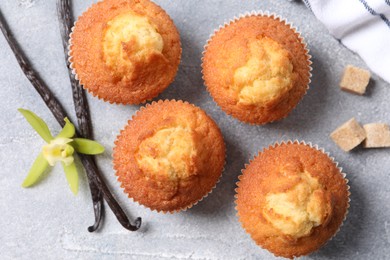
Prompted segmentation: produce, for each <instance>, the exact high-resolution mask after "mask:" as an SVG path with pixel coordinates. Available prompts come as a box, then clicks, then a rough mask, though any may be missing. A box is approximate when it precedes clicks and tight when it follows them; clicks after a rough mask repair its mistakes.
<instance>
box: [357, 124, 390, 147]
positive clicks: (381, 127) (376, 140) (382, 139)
mask: <svg viewBox="0 0 390 260" xmlns="http://www.w3.org/2000/svg"><path fill="white" fill-rule="evenodd" d="M363 128H364V130H365V131H366V135H367V138H366V140H365V141H364V143H363V146H364V148H379V147H390V128H389V125H387V124H382V123H372V124H366V125H364V126H363Z"/></svg>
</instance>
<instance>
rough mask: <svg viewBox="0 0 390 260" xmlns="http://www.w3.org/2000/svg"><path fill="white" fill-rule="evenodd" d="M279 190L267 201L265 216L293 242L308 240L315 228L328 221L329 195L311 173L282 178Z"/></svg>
mask: <svg viewBox="0 0 390 260" xmlns="http://www.w3.org/2000/svg"><path fill="white" fill-rule="evenodd" d="M282 174H283V173H282ZM277 186H278V187H277V188H276V189H275V191H273V192H270V193H268V194H267V195H266V197H265V204H264V209H263V215H264V217H265V219H266V220H267V221H268V222H269V223H271V225H272V226H273V227H274V228H276V229H278V230H279V231H280V232H282V233H283V234H285V235H288V236H291V237H293V238H300V237H303V236H307V235H310V234H311V232H312V229H313V228H314V227H318V226H320V225H325V224H326V222H327V220H329V218H330V216H331V213H332V203H331V199H330V193H329V192H327V191H326V190H325V189H324V188H323V187H322V185H321V184H319V182H318V179H316V178H313V177H311V175H310V173H308V172H293V173H292V174H289V175H286V177H285V178H281V180H280V182H279V183H278V184H277Z"/></svg>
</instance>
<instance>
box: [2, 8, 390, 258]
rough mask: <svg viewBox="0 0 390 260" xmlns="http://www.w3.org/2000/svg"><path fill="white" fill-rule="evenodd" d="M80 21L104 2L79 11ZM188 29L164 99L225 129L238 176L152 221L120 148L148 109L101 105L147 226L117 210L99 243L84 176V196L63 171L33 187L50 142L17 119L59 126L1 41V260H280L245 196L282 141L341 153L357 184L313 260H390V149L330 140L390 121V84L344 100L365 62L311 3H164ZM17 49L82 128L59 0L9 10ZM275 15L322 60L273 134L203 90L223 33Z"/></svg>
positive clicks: (103, 136) (95, 103)
mask: <svg viewBox="0 0 390 260" xmlns="http://www.w3.org/2000/svg"><path fill="white" fill-rule="evenodd" d="M73 2H74V5H75V6H74V9H75V13H76V16H78V15H80V14H81V13H82V12H83V11H84V10H86V8H88V6H90V5H91V4H92V2H93V1H91V0H88V1H81V0H80V1H73ZM156 2H157V3H158V4H160V5H161V6H162V7H163V8H165V9H166V10H167V12H168V13H169V14H170V15H171V16H172V18H173V20H174V21H175V23H176V25H177V27H178V29H179V30H180V34H181V40H182V46H183V56H182V63H181V65H180V69H179V72H178V75H177V78H176V81H175V82H174V83H173V84H172V85H171V86H170V87H169V88H168V89H167V90H166V91H165V92H164V93H163V94H162V95H160V96H159V98H161V99H183V100H187V101H189V102H191V103H194V104H196V105H198V106H200V107H202V108H203V109H205V110H206V111H207V113H209V114H210V115H211V116H212V117H213V118H214V119H215V120H216V122H217V123H218V124H219V126H220V127H221V129H222V132H223V135H224V137H225V140H226V144H227V164H226V170H225V172H224V173H223V177H222V179H221V181H220V183H219V184H218V185H217V187H216V188H215V190H214V191H213V193H212V194H211V195H209V196H208V197H207V198H206V199H205V200H203V201H202V202H201V203H199V204H198V205H197V206H195V207H193V208H192V209H191V210H189V211H187V212H183V213H179V214H175V215H164V214H158V213H155V212H151V211H150V210H148V209H145V208H143V207H141V206H138V205H136V204H134V203H133V202H131V201H130V200H129V199H128V198H127V197H126V195H125V194H124V193H123V191H122V190H121V188H120V186H119V183H118V182H117V181H116V178H115V177H114V172H113V170H112V165H111V151H112V147H113V141H114V140H115V137H116V136H117V134H118V133H119V131H120V129H121V128H123V126H124V125H125V124H126V122H127V120H128V119H129V118H130V117H131V115H132V114H133V113H134V112H135V111H136V110H137V109H138V108H139V107H138V106H116V105H110V104H108V103H104V102H102V101H100V100H98V99H96V98H93V97H92V96H89V97H88V98H89V101H90V106H91V110H92V115H93V121H94V128H95V136H96V139H97V140H99V141H100V142H101V143H103V144H104V145H105V147H106V148H107V151H106V152H105V154H104V155H102V156H99V158H98V163H99V165H100V167H101V168H102V170H103V172H104V175H105V177H106V179H107V182H108V184H109V186H110V187H111V188H112V191H113V192H114V194H115V195H116V196H117V197H118V199H119V200H120V202H121V204H122V205H123V206H124V207H125V210H126V211H127V212H128V213H129V215H130V216H133V217H135V216H142V217H143V220H144V225H143V227H142V228H141V230H140V231H139V232H135V233H131V232H128V231H126V230H124V229H123V228H122V227H121V226H120V225H119V224H118V223H117V221H116V220H115V218H114V216H113V215H112V213H111V212H110V210H108V209H107V210H106V214H105V216H106V219H105V221H104V226H103V227H102V228H101V230H100V231H99V232H97V233H93V234H90V233H88V232H87V226H88V225H90V224H92V222H93V211H92V207H91V199H90V194H89V191H88V186H87V183H86V179H85V177H83V176H84V174H82V175H81V176H82V181H81V187H80V193H79V195H78V196H77V197H74V196H73V195H72V193H71V192H70V190H69V189H68V187H67V183H66V180H65V176H64V174H63V172H62V169H61V167H55V168H54V169H53V170H52V171H51V172H50V173H48V176H47V178H45V179H44V180H43V181H42V182H41V183H39V185H36V186H35V187H34V188H30V189H23V188H21V183H22V181H23V179H24V177H25V175H26V174H27V172H28V170H29V167H30V166H31V164H32V162H33V160H34V158H35V156H36V155H37V154H38V152H39V149H40V147H41V146H42V144H43V141H42V140H41V139H40V138H39V137H38V136H37V134H35V132H34V131H33V130H32V129H31V128H30V127H29V125H28V124H27V122H26V121H25V120H24V119H23V118H22V116H21V115H20V114H19V113H18V112H17V110H16V109H17V108H19V107H23V108H27V109H30V110H32V111H34V112H36V113H37V114H39V115H40V116H41V117H43V118H44V119H45V120H46V121H47V122H48V123H49V127H50V129H52V131H53V132H58V131H59V126H58V125H57V123H56V121H55V120H54V118H53V117H52V115H51V114H50V112H49V110H48V109H47V108H46V107H45V106H44V104H43V103H42V101H41V100H40V98H39V96H38V94H37V93H36V92H35V91H34V90H33V88H32V87H31V86H30V83H29V82H28V80H27V79H26V78H25V77H24V75H23V74H22V72H21V70H20V69H19V67H18V65H17V63H16V61H15V59H14V57H13V55H12V53H11V51H10V49H9V48H8V45H7V44H6V42H5V40H4V38H3V37H2V35H0V86H1V88H0V93H1V102H0V111H1V113H0V122H1V131H2V134H1V136H0V147H1V149H0V160H1V167H2V170H1V174H0V209H1V213H0V230H1V235H0V252H1V256H0V258H1V259H77V258H80V259H165V258H168V259H273V256H272V255H271V254H270V253H268V252H267V251H266V250H262V249H261V248H259V247H257V246H256V245H255V243H254V242H252V241H251V239H250V238H249V236H248V235H247V234H246V233H245V232H244V231H243V229H242V228H241V227H240V225H239V223H238V222H237V218H236V216H235V209H234V198H233V196H234V188H235V182H236V181H237V176H238V175H239V174H240V170H241V168H243V166H244V164H245V163H247V162H248V160H249V159H250V158H252V157H253V156H254V155H255V154H256V153H257V152H258V150H261V149H262V148H263V147H266V146H268V145H270V144H272V143H274V142H275V141H280V140H288V139H299V140H305V141H307V142H313V143H315V144H318V145H319V146H320V147H323V148H325V149H326V150H327V151H329V152H330V153H331V154H332V155H333V156H334V157H335V158H336V159H337V160H338V161H339V162H340V164H341V166H342V167H343V168H344V169H345V172H346V173H347V174H348V175H347V177H348V179H349V180H350V185H351V192H352V196H351V199H352V202H351V208H350V213H349V216H348V218H347V220H346V222H345V224H344V226H343V227H342V228H341V231H340V232H339V233H338V234H337V236H336V237H335V238H334V239H333V240H332V241H331V242H329V243H328V244H327V245H326V246H325V247H324V248H322V249H321V250H320V251H319V252H317V253H314V254H312V255H311V256H309V257H306V259H388V255H389V254H390V219H389V216H390V203H389V199H390V186H389V185H388V181H389V171H390V159H389V158H390V157H389V150H388V149H387V150H385V149H373V150H363V148H358V149H356V150H355V151H353V152H351V153H344V152H343V151H341V149H339V148H338V147H337V146H336V145H335V144H334V143H333V142H332V141H331V140H330V138H329V133H331V132H332V131H333V130H334V129H335V128H336V127H337V126H339V125H340V124H341V123H343V122H345V121H347V120H348V119H350V118H351V117H353V116H354V117H356V118H357V120H359V121H360V122H362V123H369V122H377V121H382V122H386V123H390V117H389V111H390V85H389V84H388V83H385V82H384V81H383V80H381V79H380V78H378V77H377V76H375V75H374V76H373V78H372V81H371V83H370V86H369V89H368V94H367V95H365V96H356V95H351V94H348V93H345V92H341V91H340V90H339V88H338V82H339V80H340V77H341V73H342V71H343V68H344V67H345V66H346V65H347V64H353V65H356V66H361V67H363V68H366V65H365V64H364V62H362V60H361V59H360V58H359V57H358V56H357V55H355V54H353V53H352V52H351V51H349V50H348V49H346V48H345V47H343V46H342V45H341V44H340V43H339V42H338V41H337V40H335V39H334V38H332V37H331V36H330V35H329V33H328V32H327V30H326V29H325V28H324V27H323V26H322V25H321V24H320V23H319V22H318V21H317V20H316V19H315V17H314V16H313V15H312V14H311V13H310V11H309V10H307V9H306V7H305V6H304V5H303V4H302V3H301V2H299V1H292V2H290V1H284V0H268V1H262V0H256V1H254V0H253V1H240V0H224V1H222V0H211V1H210V0H208V1H207V0H196V1H195V0H181V1H180V0H173V1H168V0H158V1H157V0H156ZM0 8H1V11H2V12H3V14H5V16H6V18H7V20H8V23H9V24H10V26H11V28H12V30H13V32H14V33H15V36H16V38H17V40H18V41H19V42H20V44H21V46H22V47H23V49H24V50H25V51H26V52H27V54H28V57H29V58H30V60H31V61H32V63H33V65H34V67H35V68H36V69H37V70H38V71H39V72H40V73H41V75H42V77H43V78H44V79H45V80H46V82H47V83H48V85H49V86H50V87H51V88H52V90H53V91H54V92H55V94H56V96H57V97H58V98H59V99H60V100H61V102H62V103H63V104H64V106H65V108H66V110H67V111H68V113H69V114H70V115H71V118H72V119H75V117H74V112H73V103H72V98H71V91H70V85H69V80H68V76H67V72H66V68H65V65H64V62H63V53H62V46H61V42H60V37H59V29H58V21H57V18H56V11H55V10H56V9H55V0H46V1H45V0H1V1H0ZM251 10H267V11H270V12H275V13H277V14H280V15H281V16H283V17H285V18H286V19H288V20H289V21H290V22H292V23H293V24H294V25H295V26H297V27H298V28H299V30H300V31H301V32H302V34H303V35H304V36H305V38H306V41H307V42H308V44H309V48H310V49H311V54H312V55H313V69H314V70H313V77H312V83H311V88H310V90H309V92H308V94H307V95H306V96H305V98H304V99H303V101H302V102H301V103H300V104H299V105H298V107H297V108H296V109H295V110H294V111H293V112H292V113H291V115H290V116H289V117H288V118H287V119H285V120H283V121H280V122H277V123H272V124H268V125H266V126H250V125H246V124H243V123H240V122H238V121H237V120H235V119H233V118H231V117H229V116H227V115H226V114H224V113H223V112H222V111H221V109H220V108H218V107H217V106H216V104H215V103H214V102H213V101H212V99H211V98H210V96H209V95H208V93H207V92H206V90H205V87H204V86H203V82H202V78H201V70H200V63H201V61H200V59H201V56H202V50H203V45H204V44H205V42H206V40H207V39H208V36H209V35H210V34H211V33H212V32H213V30H214V29H216V28H218V26H219V25H221V24H223V23H224V22H225V21H228V20H229V19H231V18H233V17H234V16H235V15H238V14H240V13H245V12H246V11H251Z"/></svg>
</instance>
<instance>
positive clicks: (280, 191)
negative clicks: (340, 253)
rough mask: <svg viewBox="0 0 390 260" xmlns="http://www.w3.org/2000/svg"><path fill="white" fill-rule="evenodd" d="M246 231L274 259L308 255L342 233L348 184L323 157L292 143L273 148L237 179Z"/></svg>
mask: <svg viewBox="0 0 390 260" xmlns="http://www.w3.org/2000/svg"><path fill="white" fill-rule="evenodd" d="M239 179H240V181H239V183H238V188H237V189H236V192H237V194H236V199H237V200H236V204H237V211H238V216H239V220H240V222H241V224H242V226H243V227H244V229H245V230H246V231H247V232H248V233H249V234H250V235H251V237H252V238H253V239H254V240H255V242H256V243H257V244H258V245H260V246H261V247H263V248H265V249H267V250H269V251H271V252H272V253H273V254H275V255H276V256H283V257H287V258H293V257H297V256H300V255H307V254H309V253H311V252H313V251H315V250H317V249H319V248H320V247H321V246H322V245H324V244H325V243H326V242H327V241H328V240H329V239H330V238H331V237H332V236H333V235H334V234H335V233H336V232H337V231H338V229H339V227H340V225H341V223H342V222H343V220H344V218H345V215H346V213H347V208H348V207H349V191H348V186H347V182H346V179H344V176H343V174H342V173H341V172H340V170H339V168H337V165H336V164H335V163H334V162H333V160H332V159H330V158H329V157H328V156H327V155H326V154H325V153H323V152H322V151H319V150H317V149H315V148H312V147H311V146H309V145H306V144H304V143H298V142H294V143H292V142H288V143H282V144H280V145H279V144H278V145H275V146H274V147H270V148H268V149H266V150H264V151H263V152H261V153H259V155H258V156H257V157H256V158H255V159H254V160H253V161H251V162H250V164H249V165H248V166H247V167H246V169H245V170H243V174H242V175H241V176H240V177H239Z"/></svg>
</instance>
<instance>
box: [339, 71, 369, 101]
mask: <svg viewBox="0 0 390 260" xmlns="http://www.w3.org/2000/svg"><path fill="white" fill-rule="evenodd" d="M370 77H371V74H370V72H369V71H368V70H364V69H361V68H357V67H354V66H351V65H348V66H347V67H346V68H345V70H344V74H343V78H342V79H341V82H340V88H341V89H342V90H344V91H348V92H352V93H355V94H358V95H363V94H364V93H365V92H366V88H367V85H368V82H369V81H370Z"/></svg>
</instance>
